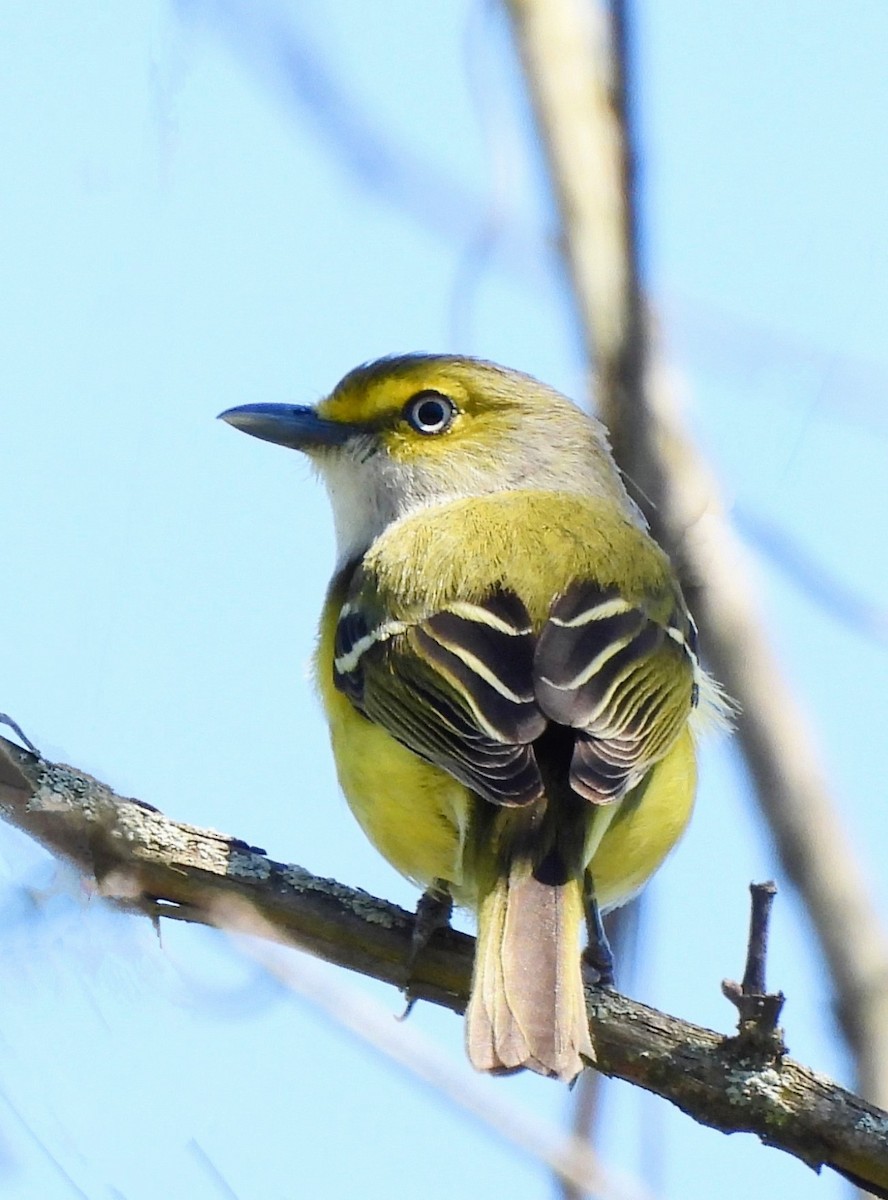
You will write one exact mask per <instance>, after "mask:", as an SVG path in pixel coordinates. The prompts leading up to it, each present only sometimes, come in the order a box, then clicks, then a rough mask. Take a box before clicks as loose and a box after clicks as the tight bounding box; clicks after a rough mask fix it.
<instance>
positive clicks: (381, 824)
mask: <svg viewBox="0 0 888 1200" xmlns="http://www.w3.org/2000/svg"><path fill="white" fill-rule="evenodd" d="M220 417H221V419H222V420H223V421H225V422H227V423H228V424H229V425H231V426H233V427H235V428H236V429H239V430H242V431H243V432H245V433H248V434H251V435H253V436H254V437H257V438H260V439H263V440H265V441H268V442H273V443H276V444H278V445H281V446H285V447H289V448H292V449H296V450H298V451H301V452H302V453H303V454H304V455H306V456H307V457H308V458H309V459H310V460H311V463H312V464H313V466H314V467H315V468H316V470H317V473H318V474H319V475H320V477H321V479H322V480H323V483H324V484H325V485H326V489H327V492H328V494H329V499H330V502H331V506H332V512H333V522H334V527H335V535H336V547H337V550H336V554H337V558H336V565H335V568H334V571H333V576H332V579H331V581H330V583H329V587H328V590H327V594H326V600H325V602H324V607H323V613H322V616H321V620H320V629H319V634H318V642H317V651H316V655H315V677H316V682H317V688H318V691H319V694H320V698H321V702H322V705H323V708H324V711H325V714H326V717H327V721H328V724H329V729H330V738H331V743H332V750H333V756H334V759H335V762H336V768H337V774H338V778H339V781H340V785H341V787H342V790H343V792H344V794H345V797H346V799H347V801H348V804H349V807H350V808H351V810H352V812H353V814H354V816H355V817H356V818H357V820H358V822H359V824H360V825H361V827H362V829H363V831H364V833H365V834H366V835H367V837H368V838H369V840H370V842H371V843H372V844H373V845H374V846H375V847H376V849H377V850H378V851H379V852H380V853H381V854H382V855H383V857H384V858H386V859H387V860H388V861H389V862H390V863H391V864H392V865H393V866H394V867H395V868H396V869H397V870H398V871H399V872H400V873H401V874H402V875H404V876H406V877H407V878H408V879H410V880H411V881H413V882H414V883H415V884H417V885H418V886H419V887H421V888H423V889H424V894H423V898H422V900H421V901H420V904H419V906H418V908H417V918H416V927H415V932H414V943H413V954H412V956H411V964H412V963H413V962H414V961H415V958H416V956H417V955H418V954H420V953H421V951H422V949H423V947H424V945H425V943H426V942H427V941H428V939H429V937H430V936H431V934H432V932H433V931H434V929H435V928H436V927H437V926H438V925H439V924H442V923H446V921H447V919H448V917H449V911H450V907H451V905H452V904H453V903H456V904H457V905H460V906H463V907H466V908H469V909H471V910H474V912H475V914H476V917H477V927H478V928H477V940H476V951H475V960H474V968H473V975H472V984H471V992H470V997H469V1001H468V1005H467V1009H466V1016H465V1029H466V1034H465V1038H466V1049H467V1053H468V1057H469V1060H470V1062H471V1063H472V1065H473V1066H474V1067H475V1068H476V1069H478V1070H479V1071H483V1072H488V1073H491V1074H508V1073H511V1072H514V1071H518V1070H520V1069H522V1068H523V1069H529V1070H531V1071H534V1072H536V1073H538V1074H540V1075H544V1076H548V1077H552V1078H555V1079H559V1080H562V1081H565V1082H572V1081H573V1080H574V1079H575V1078H576V1076H577V1075H578V1074H579V1073H580V1072H581V1071H582V1070H583V1069H584V1067H585V1066H587V1065H589V1064H591V1063H594V1061H595V1048H594V1045H593V1043H592V1039H591V1036H590V1032H589V1022H588V1018H587V1014H586V1001H585V994H584V979H588V978H590V971H591V973H592V976H594V977H595V978H596V979H597V982H598V983H599V984H601V985H603V986H612V984H613V980H614V974H613V956H612V954H611V951H610V947H609V946H608V943H607V939H606V937H605V934H604V930H603V926H602V923H601V916H602V914H603V913H605V912H606V911H608V910H609V909H611V908H614V907H616V906H618V905H621V904H623V903H625V902H626V901H627V900H629V899H631V898H632V897H633V896H634V895H635V894H636V893H637V892H638V891H639V890H640V889H641V888H642V886H643V885H644V884H645V883H646V881H647V880H648V879H649V878H650V876H651V875H652V874H653V873H654V872H655V871H656V869H657V868H658V867H659V866H660V864H661V863H662V862H663V860H664V859H665V857H666V856H667V854H668V853H669V851H670V850H671V849H672V847H673V846H674V845H675V843H676V842H677V841H678V839H679V837H680V836H681V834H682V832H683V831H684V829H685V827H686V825H687V822H688V819H689V817H690V815H691V810H692V807H693V802H694V794H695V789H696V743H697V739H698V735H699V730H700V729H701V728H703V727H704V726H705V724H706V723H707V719H708V720H709V721H710V722H711V721H713V720H718V719H719V717H720V716H721V715H723V713H724V711H725V702H724V701H723V699H722V697H721V693H720V691H719V689H718V686H717V685H716V684H715V683H714V681H713V680H712V679H711V678H710V676H709V675H708V674H707V673H706V671H705V670H704V669H703V667H702V666H701V663H700V657H699V653H698V649H697V633H696V628H695V625H694V621H693V619H692V617H691V615H690V612H689V610H688V607H687V604H686V603H685V600H684V598H683V596H682V591H681V588H680V586H679V583H678V580H677V577H676V573H675V571H674V569H673V567H672V565H671V563H670V560H669V558H668V557H667V555H666V554H665V552H664V551H663V550H662V549H661V548H660V547H659V545H658V544H657V543H656V542H655V541H654V539H653V538H652V536H651V534H650V532H649V530H648V526H647V524H646V521H645V519H644V517H643V515H642V513H641V511H640V510H639V508H638V507H637V505H636V504H635V502H634V501H633V500H632V499H631V498H630V496H629V494H628V492H627V489H626V486H625V484H624V481H623V478H622V476H621V474H620V472H619V470H618V468H617V466H616V464H615V462H614V459H613V457H612V454H611V450H610V447H609V443H608V437H607V433H606V430H605V428H604V426H603V425H602V424H601V423H600V422H599V421H598V420H597V419H596V418H594V417H592V416H590V415H589V414H587V413H585V412H584V411H583V410H582V409H580V408H579V407H578V406H576V405H575V404H574V403H573V402H572V401H570V400H569V399H567V398H566V397H565V396H563V395H562V394H560V393H559V392H558V391H556V390H555V389H554V388H551V387H549V386H547V385H546V384H544V383H541V382H539V381H538V380H536V379H535V378H533V377H531V376H530V375H527V374H524V373H522V372H519V371H515V370H511V369H508V368H505V367H502V366H499V365H497V364H495V363H492V362H488V361H485V360H482V359H476V358H467V357H462V356H458V355H447V354H405V355H395V356H389V357H385V358H381V359H378V360H376V361H373V362H369V363H366V364H363V365H361V366H358V367H356V368H355V369H354V370H352V371H350V372H349V373H348V374H347V375H346V376H345V377H344V378H343V379H342V380H341V382H340V383H339V384H337V386H336V387H335V388H334V389H333V391H332V392H331V393H330V394H329V395H328V396H326V397H325V398H324V399H322V400H320V401H319V402H318V403H317V404H316V405H314V406H303V405H294V404H280V403H255V404H244V405H239V406H237V407H235V408H231V409H228V410H226V411H225V412H223V413H221V414H220ZM584 926H585V929H586V932H587V936H588V945H587V946H586V949H585V950H583V949H582V948H581V934H582V931H583V928H584Z"/></svg>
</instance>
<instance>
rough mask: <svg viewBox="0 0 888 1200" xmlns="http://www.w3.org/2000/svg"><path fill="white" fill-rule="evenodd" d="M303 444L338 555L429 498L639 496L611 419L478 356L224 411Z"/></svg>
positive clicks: (370, 372) (390, 368) (378, 373)
mask: <svg viewBox="0 0 888 1200" xmlns="http://www.w3.org/2000/svg"><path fill="white" fill-rule="evenodd" d="M220 416H221V419H222V420H223V421H227V422H228V424H229V425H233V426H234V427H235V428H236V429H241V430H243V431H244V432H245V433H249V434H252V435H253V436H254V437H258V438H262V439H264V440H265V441H269V442H275V443H277V444H278V445H281V446H289V447H291V448H292V449H295V450H301V451H302V452H303V453H304V454H306V455H308V457H309V458H310V459H311V461H312V462H313V463H314V465H315V466H316V467H317V469H318V471H319V472H320V474H321V476H322V477H323V479H324V482H325V484H326V485H327V489H328V491H329V494H330V500H331V503H332V506H333V514H334V520H335V524H336V533H337V540H338V543H339V557H340V561H346V560H348V559H351V558H354V557H355V556H356V555H359V554H362V553H363V552H364V550H366V548H367V547H368V546H369V545H370V543H371V542H372V541H373V540H374V538H375V537H377V536H378V535H379V534H380V533H381V532H382V531H383V529H385V528H386V527H387V526H388V525H389V524H390V523H391V522H392V521H394V520H397V519H398V518H399V517H402V516H405V515H407V514H409V513H412V512H415V511H417V510H418V509H420V508H423V507H426V506H428V505H431V504H439V503H442V502H445V501H447V500H451V499H457V498H462V497H466V496H484V495H489V494H491V493H493V492H499V491H504V490H513V489H519V488H528V489H533V490H543V491H554V492H578V493H580V494H583V495H590V494H592V495H601V496H606V497H608V498H610V499H613V500H616V501H617V502H618V503H619V504H620V506H621V507H624V508H625V507H626V505H627V504H629V502H628V500H627V498H626V495H625V492H624V490H623V486H622V483H621V481H620V479H619V476H618V474H617V470H616V468H615V466H614V464H613V461H612V459H611V456H610V451H609V449H608V445H607V439H606V435H605V433H604V429H603V427H602V426H601V424H600V423H599V422H597V421H595V420H594V419H593V418H591V417H589V416H587V415H586V414H584V413H583V412H581V411H580V410H579V409H578V408H577V407H576V406H575V405H574V404H572V403H571V402H570V401H569V400H567V399H566V398H565V397H564V396H562V395H561V394H560V393H558V392H556V391H555V390H554V389H552V388H550V387H547V386H546V385H545V384H542V383H540V382H538V381H537V380H536V379H533V378H532V377H531V376H529V375H524V374H521V373H520V372H518V371H511V370H507V369H506V368H504V367H499V366H496V365H495V364H493V363H489V362H483V361H481V360H479V359H470V358H460V357H456V356H445V355H419V354H413V355H405V356H403V357H398V358H384V359H380V360H378V361H377V362H373V363H369V364H367V365H365V366H361V367H356V368H355V370H353V371H350V372H349V374H348V375H346V376H345V378H344V379H343V380H342V381H341V382H340V383H339V384H338V385H337V386H336V388H334V390H333V391H332V392H331V393H330V395H329V396H327V397H326V398H325V399H324V400H321V401H320V402H319V403H318V404H317V405H315V406H314V407H302V406H297V405H288V404H246V405H242V406H241V407H238V408H232V409H228V410H227V411H226V412H224V413H221V414H220Z"/></svg>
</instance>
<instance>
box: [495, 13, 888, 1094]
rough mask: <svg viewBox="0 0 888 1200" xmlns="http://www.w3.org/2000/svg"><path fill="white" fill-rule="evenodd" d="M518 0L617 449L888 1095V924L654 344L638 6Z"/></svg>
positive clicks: (865, 1060)
mask: <svg viewBox="0 0 888 1200" xmlns="http://www.w3.org/2000/svg"><path fill="white" fill-rule="evenodd" d="M609 8H610V11H611V12H612V13H613V17H612V19H611V20H610V21H609V20H608V17H607V15H606V6H605V5H603V4H600V3H591V4H590V3H586V2H585V0H508V9H509V12H510V14H511V17H512V22H513V26H514V30H515V36H516V39H517V43H518V47H519V50H520V53H521V58H522V62H523V64H524V70H525V74H526V76H527V81H528V86H529V89H530V93H531V96H532V97H533V101H534V105H535V110H536V117H537V122H538V126H539V136H540V140H541V142H542V144H543V145H544V147H545V150H546V155H547V159H548V163H549V169H550V173H551V177H552V188H553V191H554V193H555V195H556V197H557V200H558V204H559V208H560V212H561V220H562V226H563V236H562V238H561V245H562V247H563V253H564V259H565V267H566V270H567V272H568V274H569V277H570V279H571V281H572V286H573V290H574V295H575V302H576V307H577V310H578V312H579V314H580V318H581V321H582V326H583V331H584V340H585V344H586V346H587V349H588V351H589V356H590V369H591V368H592V367H593V366H594V369H595V374H596V381H597V383H596V386H597V396H598V403H599V408H600V410H601V413H602V416H603V418H604V420H605V421H606V423H607V425H608V427H609V429H610V431H611V435H612V440H613V445H614V451H615V454H616V456H617V459H618V462H619V463H620V465H621V467H622V468H623V470H624V472H625V474H626V476H627V478H628V480H629V481H630V486H632V485H634V486H635V488H637V491H638V494H637V497H636V498H637V499H638V500H639V503H641V505H642V507H643V508H644V509H645V511H646V513H647V515H648V517H649V519H650V521H651V525H652V527H653V529H654V532H655V534H656V536H657V537H658V539H659V540H660V541H661V543H662V544H663V545H665V546H666V547H667V548H668V549H669V551H670V553H671V554H672V556H673V559H674V561H675V563H676V565H677V567H678V569H679V571H680V574H681V576H682V580H683V584H684V587H685V590H686V593H687V595H688V599H689V602H690V604H691V606H692V608H693V610H694V613H695V616H696V618H697V621H698V624H699V626H700V630H701V641H702V644H703V647H704V651H705V653H706V655H707V658H708V661H709V663H710V665H711V667H712V669H713V671H714V673H715V675H716V677H717V678H718V679H719V681H720V682H721V683H722V685H723V686H724V687H725V689H726V691H727V692H728V694H729V695H730V696H731V697H732V699H733V700H735V701H736V702H737V704H738V705H739V709H740V712H739V715H738V718H737V723H736V724H737V739H738V742H739V746H740V749H741V752H742V754H743V759H744V762H745V764H746V767H747V769H748V772H749V776H750V780H751V783H752V793H753V795H754V797H755V801H756V804H757V805H758V807H759V809H760V811H761V813H762V815H763V817H764V818H765V820H766V822H767V825H768V827H769V829H770V831H771V835H772V837H773V840H774V844H775V846H776V849H777V853H778V855H779V857H780V861H781V863H782V865H783V868H784V870H785V871H786V874H787V876H788V878H789V879H790V880H791V882H792V883H793V884H794V885H795V887H796V888H797V889H798V890H799V892H800V894H801V896H802V898H803V900H804V903H805V906H806V909H807V912H808V913H809V915H810V918H811V921H812V923H813V925H814V929H815V932H816V935H817V938H818V941H819V944H820V947H821V950H822V952H823V955H824V958H825V959H826V962H827V963H828V966H829V970H830V975H831V979H832V983H833V989H834V992H835V997H836V999H835V1008H836V1012H837V1016H838V1019H839V1023H840V1026H841V1029H842V1032H843V1034H844V1036H845V1038H846V1040H847V1042H848V1045H849V1047H850V1049H851V1051H852V1054H853V1055H854V1060H855V1066H856V1072H857V1079H858V1083H859V1086H860V1088H861V1090H862V1091H863V1092H864V1093H865V1094H866V1095H867V1096H869V1097H871V1098H872V1099H874V1100H877V1101H878V1102H880V1103H882V1104H885V1103H888V1040H886V1038H885V1037H884V1030H885V1029H886V1028H888V937H886V933H885V929H884V927H883V925H882V923H881V921H880V920H879V917H878V914H877V912H876V909H875V906H874V904H873V902H872V898H871V895H870V892H869V889H868V887H867V885H866V883H865V873H864V871H863V869H862V867H861V864H860V863H859V861H858V859H857V855H856V854H855V852H854V850H853V848H852V846H851V844H850V841H849V838H848V836H847V833H846V831H845V828H844V825H843V823H842V821H841V819H840V816H839V813H838V810H837V806H836V804H835V801H834V800H833V797H832V794H831V789H830V786H829V783H828V781H827V778H826V774H825V771H824V769H823V767H822V766H821V764H820V761H819V755H818V753H817V750H816V746H815V739H814V737H813V735H812V733H811V731H810V729H809V727H808V723H807V721H806V719H805V717H804V715H803V713H802V710H801V706H800V705H799V703H798V701H797V700H796V698H795V696H794V695H793V693H792V691H791V689H790V688H789V686H788V685H787V683H786V681H785V680H784V678H783V677H782V674H781V672H780V671H779V669H778V667H777V664H776V662H775V660H774V656H773V653H772V651H771V648H770V645H769V643H768V639H767V637H766V636H765V633H764V626H763V622H762V620H761V617H760V614H759V611H758V607H757V604H756V601H755V598H754V597H755V587H754V585H753V583H752V580H751V578H750V573H749V569H748V565H747V562H746V560H745V556H744V553H743V550H742V547H741V545H740V543H739V540H738V538H737V537H736V536H735V534H734V531H733V530H732V528H731V526H730V525H729V523H728V521H727V520H726V518H725V516H724V512H723V505H722V500H721V497H720V495H719V491H718V488H717V485H716V483H715V480H714V479H713V477H712V475H711V473H710V472H709V470H708V469H707V467H706V466H705V464H704V463H703V461H702V459H701V457H700V455H699V454H698V452H697V451H696V449H695V448H694V446H693V445H692V443H691V440H690V438H689V437H688V435H687V433H686V431H685V430H684V429H683V428H682V425H681V421H680V419H679V416H678V414H677V411H676V406H675V402H674V397H673V396H672V394H671V392H670V389H669V387H668V385H667V383H666V380H665V374H664V372H663V370H662V369H661V367H660V366H659V364H658V363H657V362H656V361H655V355H654V354H653V353H652V351H651V347H650V338H649V332H648V323H647V322H646V320H645V317H644V312H643V306H642V300H641V282H640V277H639V267H638V260H639V251H638V232H637V224H638V219H637V211H636V209H637V201H636V193H635V171H634V161H635V159H634V153H633V138H632V129H631V125H630V122H629V119H628V114H629V97H630V94H631V88H630V86H629V82H628V77H629V74H630V66H631V62H630V56H629V53H628V51H629V46H630V40H631V39H630V38H629V36H628V30H627V12H628V6H627V4H626V3H624V2H622V0H615V2H614V3H613V4H612V5H611V6H609Z"/></svg>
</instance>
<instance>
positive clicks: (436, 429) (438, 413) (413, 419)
mask: <svg viewBox="0 0 888 1200" xmlns="http://www.w3.org/2000/svg"><path fill="white" fill-rule="evenodd" d="M404 416H405V417H406V418H407V420H408V421H409V422H410V424H411V425H412V426H413V428H414V429H415V430H416V432H417V433H426V434H433V433H443V432H444V430H445V429H449V428H450V426H451V425H452V423H453V418H454V417H455V416H456V405H455V404H454V403H453V401H452V400H451V399H450V397H449V396H445V395H444V394H443V393H442V392H432V391H429V392H418V393H417V394H416V395H415V396H414V397H413V399H412V400H409V401H408V402H407V405H406V407H405V409H404Z"/></svg>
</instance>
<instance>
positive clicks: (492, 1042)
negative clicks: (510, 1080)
mask: <svg viewBox="0 0 888 1200" xmlns="http://www.w3.org/2000/svg"><path fill="white" fill-rule="evenodd" d="M582 921H583V891H582V881H581V880H577V879H570V878H569V879H567V880H566V882H561V883H550V882H544V881H542V880H541V879H539V878H537V876H536V875H534V874H533V873H532V871H531V868H530V865H529V864H528V863H527V862H526V860H525V861H521V860H513V862H512V864H511V866H510V869H509V871H508V873H505V872H504V873H502V874H501V875H499V876H498V877H497V878H496V879H495V880H494V881H493V883H492V885H491V887H490V889H489V890H488V891H487V892H486V894H484V895H483V896H482V897H481V899H480V904H479V910H478V944H477V949H476V952H475V972H474V978H473V981H472V995H471V998H470V1000H469V1006H468V1009H467V1011H466V1043H467V1049H468V1055H469V1059H470V1060H471V1062H472V1065H473V1066H474V1067H475V1068H476V1069H477V1070H479V1071H488V1072H492V1073H495V1074H497V1073H504V1072H507V1071H515V1070H518V1069H519V1068H521V1067H526V1068H528V1069H529V1070H531V1071H536V1072H537V1073H538V1074H540V1075H548V1076H553V1077H554V1078H556V1079H561V1080H565V1081H567V1082H569V1081H570V1080H572V1079H574V1078H575V1077H576V1076H577V1075H578V1074H579V1073H580V1071H582V1069H583V1067H584V1066H586V1064H587V1063H588V1062H593V1061H594V1059H595V1051H594V1049H593V1046H592V1041H591V1038H590V1037H589V1024H588V1018H587V1016H586V1006H585V1000H584V996H583V980H582V973H581V967H580V948H579V931H580V927H581V924H582Z"/></svg>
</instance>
